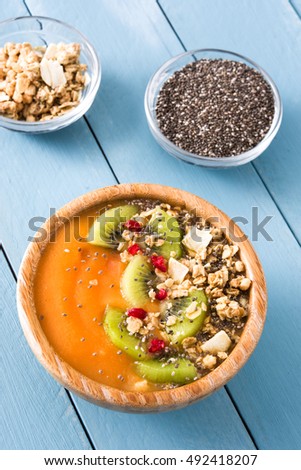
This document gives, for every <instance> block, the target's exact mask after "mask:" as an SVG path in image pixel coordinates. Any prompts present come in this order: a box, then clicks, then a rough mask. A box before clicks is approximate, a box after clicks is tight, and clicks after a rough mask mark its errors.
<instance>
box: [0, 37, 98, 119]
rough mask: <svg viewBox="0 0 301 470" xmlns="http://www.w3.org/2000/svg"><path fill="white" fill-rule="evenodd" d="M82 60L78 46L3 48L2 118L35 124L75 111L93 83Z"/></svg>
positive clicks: (0, 66) (12, 45) (0, 58)
mask: <svg viewBox="0 0 301 470" xmlns="http://www.w3.org/2000/svg"><path fill="white" fill-rule="evenodd" d="M79 56H80V44H77V43H71V44H64V43H59V44H50V45H49V46H48V47H46V46H39V47H34V46H32V45H31V44H30V43H23V44H20V43H6V44H5V45H4V47H2V48H0V114H2V115H3V116H5V117H8V118H11V119H16V120H25V121H27V122H35V121H45V120H49V119H53V118H54V117H57V116H61V115H62V114H64V113H66V112H67V111H69V110H71V109H73V108H74V107H75V106H77V105H78V104H79V102H80V99H81V93H82V90H83V88H84V87H85V86H86V85H87V84H88V82H89V76H88V74H87V72H86V70H87V66H86V65H85V64H81V63H80V61H79Z"/></svg>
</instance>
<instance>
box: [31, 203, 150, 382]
mask: <svg viewBox="0 0 301 470" xmlns="http://www.w3.org/2000/svg"><path fill="white" fill-rule="evenodd" d="M97 215H98V212H97V211H96V210H95V209H94V210H92V211H91V210H90V211H89V212H85V213H83V214H81V215H80V216H78V217H77V218H76V219H73V220H72V221H71V222H70V223H67V224H65V226H64V227H62V228H61V229H60V230H59V231H58V233H57V234H56V239H55V241H54V242H51V243H49V244H48V245H47V248H46V250H45V252H44V253H43V256H42V257H41V260H40V263H39V266H38V269H37V274H36V279H35V292H34V295H35V305H36V310H37V314H38V316H39V319H40V323H41V326H42V328H43V331H44V333H45V335H46V336H47V338H48V340H49V342H50V343H51V345H52V346H53V348H54V349H55V351H56V352H57V353H58V354H59V356H60V357H61V358H62V359H63V360H65V361H66V362H67V363H68V364H70V365H71V366H72V367H74V369H76V370H78V371H79V372H81V373H82V374H84V375H85V376H87V377H90V378H91V379H94V380H96V381H97V382H101V383H103V384H107V385H110V386H112V387H117V388H120V389H122V390H135V389H136V387H137V386H138V387H139V385H140V386H141V387H143V390H154V389H156V386H155V385H152V384H146V382H145V381H143V380H142V379H141V377H139V376H138V375H136V373H135V364H134V360H133V359H132V358H130V357H129V356H128V355H127V354H126V353H124V352H123V353H121V351H119V350H118V348H117V347H116V346H114V345H113V344H112V343H111V341H110V340H109V338H108V337H107V335H106V333H105V331H104V328H103V325H102V322H103V318H104V311H105V308H106V306H107V305H111V306H114V307H120V308H123V309H124V310H126V309H127V308H129V307H130V306H129V305H127V303H126V301H125V300H124V299H123V297H122V295H121V292H120V277H121V275H122V272H123V270H124V269H125V266H124V264H123V263H122V262H121V261H120V256H119V252H118V251H114V250H110V249H105V248H101V247H98V246H93V245H90V244H89V243H87V242H85V241H81V240H80V239H79V237H80V236H81V237H83V238H84V237H86V236H87V234H88V231H89V227H90V226H91V224H92V223H93V220H94V218H95V217H96V216H97ZM69 234H70V237H69ZM68 237H69V240H70V241H69V240H67V238H68ZM146 310H148V311H153V312H155V311H156V305H155V304H151V303H150V304H149V306H148V308H146ZM137 384H138V385H137Z"/></svg>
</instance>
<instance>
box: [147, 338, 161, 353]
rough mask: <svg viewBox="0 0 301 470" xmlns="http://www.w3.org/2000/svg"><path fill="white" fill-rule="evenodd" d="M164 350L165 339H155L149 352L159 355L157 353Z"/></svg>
mask: <svg viewBox="0 0 301 470" xmlns="http://www.w3.org/2000/svg"><path fill="white" fill-rule="evenodd" d="M164 348H165V343H164V341H163V339H159V338H154V339H152V340H151V342H150V345H149V348H148V352H150V353H157V352H161V351H163V349H164Z"/></svg>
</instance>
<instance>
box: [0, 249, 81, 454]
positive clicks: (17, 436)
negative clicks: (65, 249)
mask: <svg viewBox="0 0 301 470" xmlns="http://www.w3.org/2000/svg"><path fill="white" fill-rule="evenodd" d="M0 272H1V284H0V342H1V374H2V379H1V393H0V421H1V433H0V449H10V450H12V449H90V445H89V442H88V440H87V438H86V435H85V432H84V430H83V428H82V426H81V424H80V421H79V419H78V417H77V416H76V413H75V411H74V408H73V406H72V405H71V403H70V401H69V399H68V397H67V395H66V392H65V391H64V389H63V388H62V387H60V386H59V385H58V384H57V383H56V382H54V381H53V380H52V379H51V378H50V376H49V375H47V374H45V371H44V370H43V368H42V366H40V365H39V364H38V362H37V361H36V360H35V358H34V357H33V355H32V352H31V351H30V349H29V347H28V345H27V342H26V340H25V338H24V336H23V333H22V330H21V327H20V324H19V322H18V318H17V312H16V305H15V304H16V301H15V281H14V279H13V277H12V274H11V272H10V270H9V267H8V265H7V263H6V261H5V258H4V255H3V252H2V251H1V250H0Z"/></svg>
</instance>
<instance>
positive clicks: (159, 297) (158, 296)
mask: <svg viewBox="0 0 301 470" xmlns="http://www.w3.org/2000/svg"><path fill="white" fill-rule="evenodd" d="M166 297H167V290H165V289H160V290H158V292H156V299H157V300H164V299H166Z"/></svg>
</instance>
